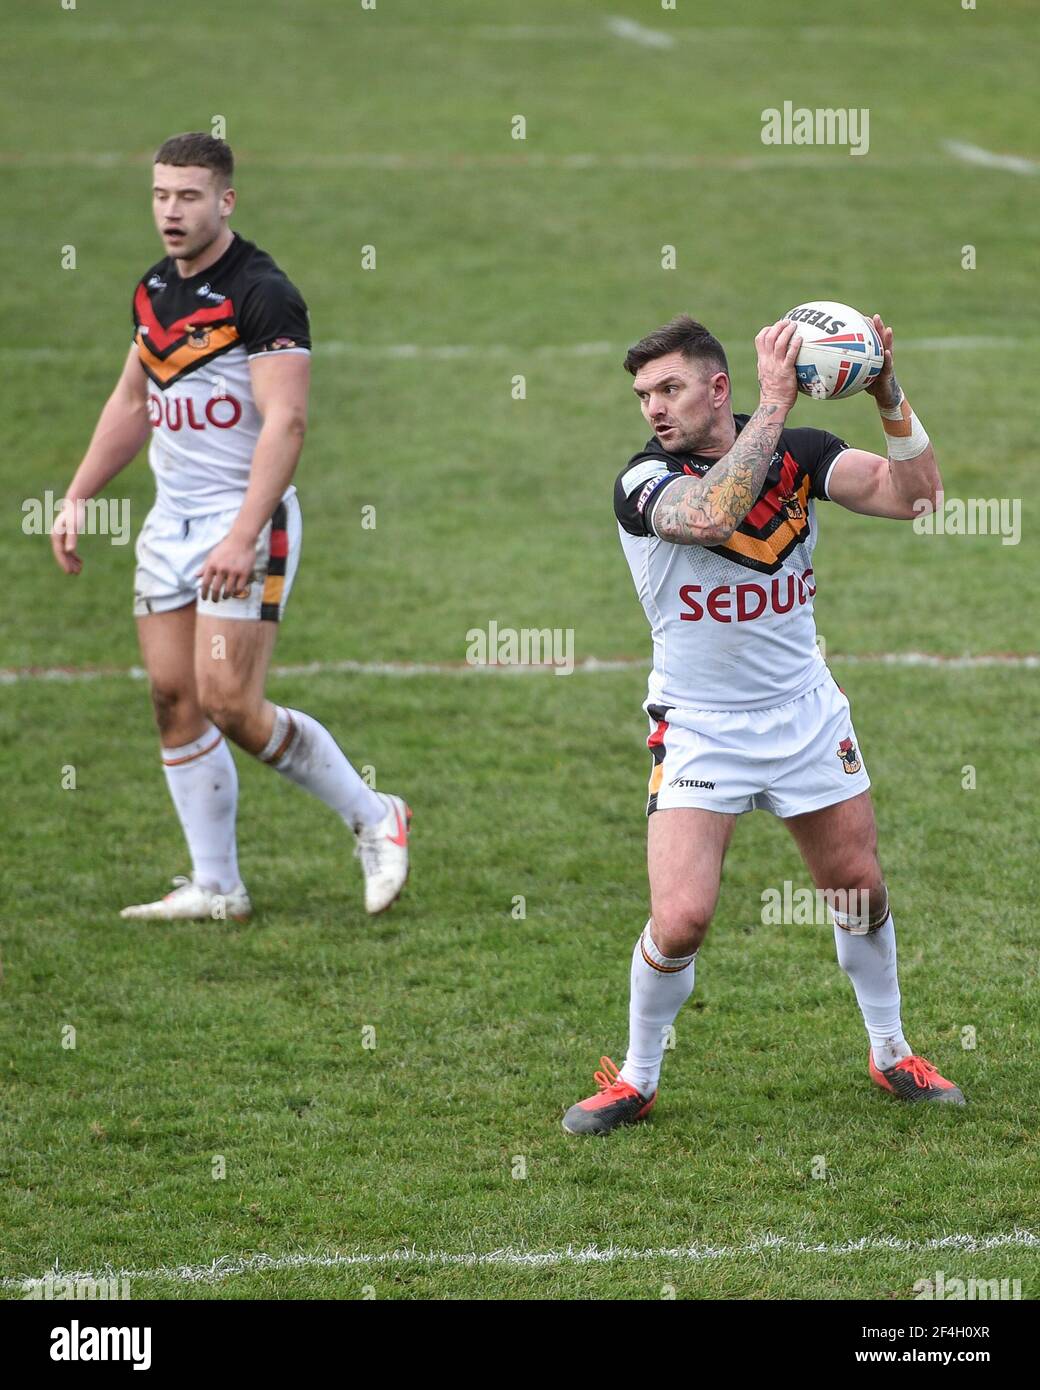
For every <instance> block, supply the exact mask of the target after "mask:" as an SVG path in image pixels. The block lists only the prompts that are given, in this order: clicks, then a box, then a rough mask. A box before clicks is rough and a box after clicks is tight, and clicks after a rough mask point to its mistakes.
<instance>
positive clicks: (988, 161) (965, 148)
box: [943, 140, 1040, 174]
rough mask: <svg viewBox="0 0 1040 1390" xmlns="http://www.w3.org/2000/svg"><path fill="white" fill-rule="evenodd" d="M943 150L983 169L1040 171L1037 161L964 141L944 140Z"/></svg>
mask: <svg viewBox="0 0 1040 1390" xmlns="http://www.w3.org/2000/svg"><path fill="white" fill-rule="evenodd" d="M943 149H944V150H946V152H947V153H948V154H952V155H953V157H954V159H959V160H960V161H961V162H962V163H963V164H977V165H979V166H980V167H981V168H983V169H1003V170H1004V172H1005V173H1008V174H1035V173H1036V172H1037V170H1040V162H1038V161H1037V160H1035V159H1026V158H1024V156H1022V155H1017V154H994V153H993V152H992V150H984V149H982V148H981V147H980V146H979V145H969V144H966V143H965V142H964V141H963V140H944V141H943Z"/></svg>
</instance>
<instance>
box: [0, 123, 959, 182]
mask: <svg viewBox="0 0 1040 1390" xmlns="http://www.w3.org/2000/svg"><path fill="white" fill-rule="evenodd" d="M757 130H758V127H757V126H756V134H757ZM236 158H237V159H238V160H239V162H240V164H241V165H242V167H243V168H248V169H287V170H301V171H305V172H306V171H311V170H313V171H317V172H320V171H322V170H335V169H344V170H350V169H370V170H376V171H386V172H404V173H453V172H459V171H475V172H478V173H479V172H481V171H486V172H491V173H493V172H495V171H508V172H511V173H522V172H523V171H524V170H525V169H539V170H542V169H549V170H552V169H561V170H564V171H565V172H568V173H571V172H574V171H575V170H581V169H632V170H636V171H638V172H644V173H645V172H653V171H655V170H656V171H661V170H664V171H668V170H676V171H682V170H684V169H688V170H699V169H704V170H711V169H718V170H722V171H724V172H730V173H751V172H754V171H756V170H757V171H763V172H769V171H775V172H781V171H784V170H788V169H797V168H802V169H809V168H812V169H813V170H814V171H816V172H821V171H823V170H827V171H828V172H833V171H834V170H837V169H839V168H847V169H850V170H855V169H856V167H857V166H858V165H859V164H860V161H859V160H856V159H853V160H851V161H850V159H849V155H848V152H847V151H842V152H836V153H828V152H827V151H825V150H822V149H801V150H799V151H797V152H791V153H782V152H781V150H780V149H779V148H777V149H774V150H771V151H770V152H769V153H760V154H759V153H756V154H747V155H741V154H662V153H660V152H656V151H646V152H644V153H639V152H632V153H622V154H617V153H612V154H603V153H593V152H591V151H589V152H578V151H575V152H572V153H569V154H554V153H548V152H545V153H541V152H539V151H537V150H530V151H528V150H520V151H517V150H508V151H505V152H504V153H502V154H472V153H470V152H468V151H465V150H461V151H459V152H457V153H454V154H452V153H444V152H441V151H436V152H430V153H424V152H422V151H416V152H414V153H413V152H409V153H403V152H402V153H397V152H380V151H363V150H344V151H337V152H330V153H327V154H316V153H314V152H307V151H300V152H299V153H295V154H292V155H263V154H259V155H252V154H249V153H248V152H247V153H246V154H245V155H243V156H237V155H236ZM869 158H870V168H871V169H873V170H876V171H884V172H888V171H891V170H900V169H923V168H928V169H934V167H935V159H934V157H933V156H932V155H930V154H921V155H915V154H909V155H892V156H886V157H883V158H882V157H875V156H874V155H871V156H870V157H869ZM150 161H151V155H144V154H139V153H133V152H128V151H122V150H120V151H112V150H100V151H97V150H53V151H50V152H43V151H39V152H35V153H33V154H22V153H20V152H18V151H14V150H0V167H2V168H11V169H33V170H36V169H123V168H126V169H130V168H144V167H146V166H147V165H148V164H149V163H150Z"/></svg>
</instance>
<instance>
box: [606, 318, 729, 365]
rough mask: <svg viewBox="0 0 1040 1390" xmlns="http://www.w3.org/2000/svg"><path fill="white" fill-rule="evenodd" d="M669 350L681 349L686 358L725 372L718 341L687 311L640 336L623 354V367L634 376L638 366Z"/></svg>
mask: <svg viewBox="0 0 1040 1390" xmlns="http://www.w3.org/2000/svg"><path fill="white" fill-rule="evenodd" d="M670 352H681V353H682V355H683V356H684V357H685V358H686V360H687V362H705V363H708V364H709V365H710V367H711V370H712V371H714V372H725V373H726V375H727V376H728V375H729V363H728V362H727V361H726V353H725V350H724V349H723V346H722V344H721V343H720V342H719V340H718V338H716V337H715V336H714V335H713V334H711V333H709V332H708V330H707V329H706V328H705V327H704V324H703V323H698V322H697V320H696V319H692V318H690V316H689V314H677V315H676V317H675V318H674V319H672V321H671V323H666V324H665V325H664V327H663V328H655V329H654V331H653V332H652V333H648V334H647V335H646V337H645V338H640V340H639V342H638V343H635V344H634V345H633V346H632V347H630V348H629V350H628V352H627V353H626V355H625V364H624V365H625V371H626V372H631V374H632V375H633V376H635V374H636V372H638V371H639V369H640V367H645V366H646V364H647V363H648V362H652V361H653V360H654V358H655V357H667V355H668V353H670Z"/></svg>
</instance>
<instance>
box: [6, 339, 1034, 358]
mask: <svg viewBox="0 0 1040 1390" xmlns="http://www.w3.org/2000/svg"><path fill="white" fill-rule="evenodd" d="M1038 342H1040V338H1038V337H1029V336H1022V337H997V336H995V335H986V334H976V335H966V336H965V335H962V336H956V335H955V336H952V337H946V338H900V339H899V340H898V342H897V345H896V346H897V351H899V352H915V351H921V352H974V351H976V350H980V349H986V350H988V351H1001V350H1006V351H1010V350H1011V349H1012V348H1014V349H1015V350H1016V351H1017V350H1021V349H1022V348H1023V347H1032V346H1035V345H1036V344H1037V343H1038ZM628 346H629V344H628V343H622V342H616V343H612V342H609V341H608V340H607V339H605V338H600V339H598V340H597V341H595V342H588V343H537V344H535V345H534V346H533V347H522V346H520V345H518V344H512V343H355V342H349V341H347V340H344V339H339V338H330V339H327V340H325V341H322V340H319V341H318V342H317V343H315V345H314V355H315V357H317V358H319V359H320V358H322V357H364V358H367V359H368V360H370V361H377V362H417V361H422V362H454V361H458V360H459V359H463V358H474V357H476V358H485V357H486V358H493V359H495V360H496V361H497V360H504V361H509V362H519V361H525V360H526V359H527V358H555V357H563V358H582V357H611V356H617V357H618V361H619V362H620V361H621V359H622V358H623V357H624V355H625V353H626V351H627V350H628ZM112 356H113V353H112V349H111V347H109V346H107V345H106V344H104V343H94V344H93V345H87V346H83V347H58V346H55V347H0V362H5V361H11V362H19V363H24V362H62V361H67V360H69V359H71V358H75V359H76V360H77V361H82V360H83V358H84V357H90V358H102V357H112Z"/></svg>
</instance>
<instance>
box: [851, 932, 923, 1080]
mask: <svg viewBox="0 0 1040 1390" xmlns="http://www.w3.org/2000/svg"><path fill="white" fill-rule="evenodd" d="M834 944H835V945H836V947H837V948H838V964H839V965H840V966H841V968H842V970H844V971H845V973H846V975H848V977H849V979H850V980H851V981H852V988H853V989H854V990H855V991H856V999H857V1000H858V1002H859V1007H860V1011H861V1013H862V1014H863V1022H864V1023H865V1024H866V1027H867V1035H868V1037H869V1038H870V1047H871V1051H872V1052H873V1054H874V1065H875V1066H876V1067H877V1068H878V1070H879V1071H886V1070H887V1069H888V1068H889V1067H894V1066H895V1064H896V1063H897V1062H898V1061H899V1060H900V1059H901V1058H902V1057H909V1056H910V1045H909V1043H908V1042H907V1040H906V1038H904V1037H903V1025H902V1022H901V1021H900V1017H899V978H898V976H897V973H896V929H895V924H894V923H893V921H892V914H891V912H890V913H889V914H888V916H887V917H886V918H885V922H884V925H883V926H880V927H878V929H877V931H874V932H867V933H866V935H864V936H853V935H852V933H851V932H847V931H844V930H843V929H842V928H841V927H837V926H836V927H835V928H834Z"/></svg>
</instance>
